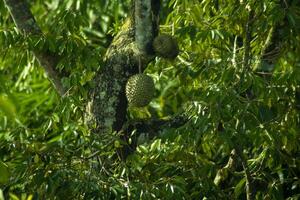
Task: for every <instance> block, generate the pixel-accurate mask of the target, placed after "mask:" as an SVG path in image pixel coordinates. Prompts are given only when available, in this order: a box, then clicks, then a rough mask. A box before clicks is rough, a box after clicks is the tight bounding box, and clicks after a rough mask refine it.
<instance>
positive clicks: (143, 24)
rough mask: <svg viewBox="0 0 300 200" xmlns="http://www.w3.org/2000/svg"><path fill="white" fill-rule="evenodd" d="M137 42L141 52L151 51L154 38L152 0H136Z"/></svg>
mask: <svg viewBox="0 0 300 200" xmlns="http://www.w3.org/2000/svg"><path fill="white" fill-rule="evenodd" d="M134 9H135V12H134V15H135V42H136V45H137V48H138V50H139V51H140V53H141V54H147V52H149V46H151V43H152V38H153V27H152V14H151V0H136V1H135V8H134Z"/></svg>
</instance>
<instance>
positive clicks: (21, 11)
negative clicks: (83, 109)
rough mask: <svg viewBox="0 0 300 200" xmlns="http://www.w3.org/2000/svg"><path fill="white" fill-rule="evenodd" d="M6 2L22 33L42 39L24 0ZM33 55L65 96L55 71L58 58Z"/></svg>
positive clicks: (7, 0) (36, 52)
mask: <svg viewBox="0 0 300 200" xmlns="http://www.w3.org/2000/svg"><path fill="white" fill-rule="evenodd" d="M4 2H5V4H6V6H7V7H8V9H9V11H10V14H11V16H12V18H13V20H14V22H15V24H16V26H17V28H18V29H19V31H20V32H22V33H23V34H24V35H41V37H42V35H43V33H42V31H41V29H40V27H39V26H38V25H37V23H36V21H35V19H34V17H33V15H32V13H31V11H30V10H29V7H28V5H27V4H26V2H25V1H24V0H4ZM33 54H34V56H35V57H36V58H37V60H38V61H39V63H40V65H41V66H42V67H43V68H44V70H45V72H46V74H47V76H48V78H49V80H50V81H51V83H52V84H53V86H54V87H55V89H56V90H57V91H58V93H59V94H60V95H64V94H65V93H66V90H65V88H64V87H63V85H62V83H61V77H60V75H59V73H58V71H56V70H55V66H56V59H57V58H56V57H54V56H52V55H50V54H48V53H46V52H38V51H33Z"/></svg>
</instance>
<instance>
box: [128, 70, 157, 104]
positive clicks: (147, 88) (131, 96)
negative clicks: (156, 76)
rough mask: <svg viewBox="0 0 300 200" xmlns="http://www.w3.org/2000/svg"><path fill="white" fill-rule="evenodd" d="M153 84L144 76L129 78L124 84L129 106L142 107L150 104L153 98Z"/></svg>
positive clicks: (150, 79) (148, 77)
mask: <svg viewBox="0 0 300 200" xmlns="http://www.w3.org/2000/svg"><path fill="white" fill-rule="evenodd" d="M154 91H155V87H154V82H153V80H152V78H151V77H150V76H148V75H145V74H135V75H133V76H131V77H130V78H129V79H128V81H127V84H126V97H127V100H128V103H129V106H133V107H144V106H146V105H148V104H149V103H150V101H151V100H152V98H153V96H154Z"/></svg>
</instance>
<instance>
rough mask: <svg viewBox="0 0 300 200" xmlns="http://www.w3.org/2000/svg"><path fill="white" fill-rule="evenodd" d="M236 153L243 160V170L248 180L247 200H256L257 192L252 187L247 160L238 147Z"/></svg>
mask: <svg viewBox="0 0 300 200" xmlns="http://www.w3.org/2000/svg"><path fill="white" fill-rule="evenodd" d="M236 152H237V156H238V157H239V159H240V160H241V163H242V166H243V170H244V175H245V179H246V198H247V200H254V198H255V191H254V187H253V185H252V177H251V175H250V172H249V169H248V166H247V162H246V159H245V157H244V154H243V152H242V150H241V149H240V148H238V147H237V148H236Z"/></svg>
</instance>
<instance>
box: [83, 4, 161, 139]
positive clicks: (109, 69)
mask: <svg viewBox="0 0 300 200" xmlns="http://www.w3.org/2000/svg"><path fill="white" fill-rule="evenodd" d="M138 1H140V0H136V1H135V3H138ZM157 2H159V1H158V0H151V1H150V0H147V3H146V6H148V7H147V9H146V10H143V9H142V10H141V11H142V12H147V13H143V16H146V18H147V19H146V22H144V21H143V20H144V18H143V20H142V21H140V22H138V24H139V25H138V26H140V27H139V29H141V26H143V24H144V23H147V25H149V26H150V27H151V30H153V31H151V32H153V33H155V28H154V27H155V26H154V25H153V24H155V23H156V22H154V21H153V19H157V18H158V11H157V10H155V12H154V11H153V10H152V7H151V5H153V4H154V3H157ZM140 3H141V5H144V3H143V1H141V2H140ZM149 3H150V4H151V5H150V8H151V9H150V8H149ZM134 5H135V4H134ZM137 7H138V6H137ZM153 8H154V7H153ZM155 8H156V7H155ZM132 9H133V10H134V12H133V13H135V6H133V8H132ZM153 13H155V14H153ZM135 16H136V15H135V14H133V15H132V16H130V17H129V18H128V19H127V20H126V21H125V23H124V25H123V27H122V28H121V31H120V32H119V33H118V34H117V36H116V37H115V38H114V39H113V42H112V43H111V45H110V47H109V48H108V49H107V52H106V55H105V60H104V61H105V64H104V66H103V67H102V68H101V71H100V72H98V73H97V74H96V76H95V78H94V82H95V87H94V88H93V91H91V93H90V94H91V95H90V100H89V102H88V104H87V115H86V121H87V123H88V124H89V125H90V126H91V127H93V128H94V130H93V131H94V132H96V133H98V134H100V133H109V132H111V131H120V130H121V129H122V127H123V125H124V123H126V120H127V119H126V113H127V99H126V96H125V85H126V82H127V80H128V78H129V77H130V76H132V75H133V74H136V73H139V66H140V63H141V66H143V68H145V67H146V66H147V64H148V63H149V62H150V61H151V60H153V59H154V55H152V54H149V53H148V51H147V52H146V54H143V56H142V58H141V54H140V52H139V50H138V49H137V46H138V45H137V44H136V34H137V33H138V34H142V33H143V34H144V31H143V30H139V31H137V32H136V26H135V20H136V19H135ZM149 16H151V21H150V22H151V24H149V19H148V18H149ZM137 21H139V19H137ZM147 30H150V28H149V27H148V28H147ZM153 33H152V34H148V33H147V37H138V39H137V40H138V42H139V43H140V44H139V45H140V47H141V48H142V49H144V47H146V46H148V45H149V44H148V43H147V44H146V43H143V42H146V41H152V40H153V37H154V36H155V35H153ZM150 36H151V37H150ZM148 37H150V38H148ZM142 43H143V44H142Z"/></svg>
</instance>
